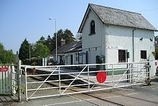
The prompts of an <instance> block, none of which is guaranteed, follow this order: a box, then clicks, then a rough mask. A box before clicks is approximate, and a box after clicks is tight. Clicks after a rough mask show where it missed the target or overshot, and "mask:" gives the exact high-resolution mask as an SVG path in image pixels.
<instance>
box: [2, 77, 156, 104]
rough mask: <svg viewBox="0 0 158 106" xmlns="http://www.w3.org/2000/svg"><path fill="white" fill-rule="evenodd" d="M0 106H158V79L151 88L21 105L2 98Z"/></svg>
mask: <svg viewBox="0 0 158 106" xmlns="http://www.w3.org/2000/svg"><path fill="white" fill-rule="evenodd" d="M23 96H24V94H23ZM23 99H24V98H23ZM0 106H158V78H154V79H152V82H151V86H145V85H140V86H132V87H127V88H118V89H113V90H104V91H97V92H91V93H84V94H75V95H67V96H58V97H50V98H43V99H35V100H30V101H25V100H22V102H20V103H18V102H14V101H13V99H10V98H8V97H0Z"/></svg>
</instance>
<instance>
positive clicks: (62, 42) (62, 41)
mask: <svg viewBox="0 0 158 106" xmlns="http://www.w3.org/2000/svg"><path fill="white" fill-rule="evenodd" d="M64 45H65V39H63V38H61V46H64Z"/></svg>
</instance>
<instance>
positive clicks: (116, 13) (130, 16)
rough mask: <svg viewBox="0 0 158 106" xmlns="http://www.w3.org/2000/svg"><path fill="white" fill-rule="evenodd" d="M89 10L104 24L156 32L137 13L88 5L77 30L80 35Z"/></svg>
mask: <svg viewBox="0 0 158 106" xmlns="http://www.w3.org/2000/svg"><path fill="white" fill-rule="evenodd" d="M89 10H93V11H94V13H95V14H96V15H97V16H98V17H99V19H100V20H101V21H102V22H103V23H104V24H110V25H117V26H125V27H132V28H140V29H147V30H156V28H155V27H154V26H153V25H151V24H150V23H149V22H148V21H147V20H146V19H145V18H144V17H143V16H142V15H141V14H139V13H135V12H130V11H126V10H120V9H115V8H111V7H105V6H101V5H95V4H89V5H88V8H87V10H86V13H85V16H84V19H83V20H82V23H81V25H80V28H79V30H78V32H80V33H81V32H82V29H83V26H84V23H85V21H86V17H87V16H88V14H89V12H88V11H89Z"/></svg>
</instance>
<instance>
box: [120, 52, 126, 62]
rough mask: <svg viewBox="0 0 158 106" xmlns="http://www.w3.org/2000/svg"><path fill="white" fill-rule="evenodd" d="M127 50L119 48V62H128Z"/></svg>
mask: <svg viewBox="0 0 158 106" xmlns="http://www.w3.org/2000/svg"><path fill="white" fill-rule="evenodd" d="M125 53H126V51H125V50H119V51H118V60H119V62H126V55H125Z"/></svg>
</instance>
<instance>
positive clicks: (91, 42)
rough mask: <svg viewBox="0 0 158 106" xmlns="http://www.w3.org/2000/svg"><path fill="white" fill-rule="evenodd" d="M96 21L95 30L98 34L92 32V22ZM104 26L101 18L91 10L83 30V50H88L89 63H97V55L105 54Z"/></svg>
mask: <svg viewBox="0 0 158 106" xmlns="http://www.w3.org/2000/svg"><path fill="white" fill-rule="evenodd" d="M92 20H94V21H95V32H96V34H93V35H89V34H90V22H91V21H92ZM103 29H104V27H103V24H102V22H101V21H100V20H99V18H98V17H97V16H96V15H95V13H94V12H93V11H91V12H90V14H89V16H88V18H87V20H86V22H85V25H84V27H83V32H82V49H83V51H88V63H96V55H99V56H100V55H103V54H104V52H103V51H102V49H103V48H104V47H103V46H104V45H103V40H104V38H102V37H104V36H102V35H103V32H105V31H103Z"/></svg>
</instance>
